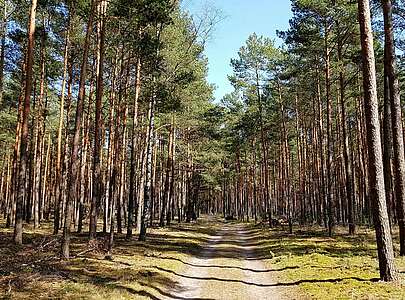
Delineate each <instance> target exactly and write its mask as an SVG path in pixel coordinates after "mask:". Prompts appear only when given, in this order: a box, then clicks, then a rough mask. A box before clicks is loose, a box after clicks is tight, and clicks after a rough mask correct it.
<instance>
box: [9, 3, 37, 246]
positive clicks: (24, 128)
mask: <svg viewBox="0 0 405 300" xmlns="http://www.w3.org/2000/svg"><path fill="white" fill-rule="evenodd" d="M36 12H37V0H32V1H31V10H30V18H29V25H28V42H27V55H26V57H27V59H26V61H27V66H26V79H25V96H24V107H23V114H22V122H21V142H20V163H19V171H18V178H17V180H18V188H17V201H16V212H15V226H14V242H15V243H16V244H19V245H22V242H23V239H22V235H23V210H24V208H23V205H24V195H25V192H26V190H25V180H24V178H25V175H26V171H27V164H28V152H27V146H28V119H29V114H30V99H31V92H32V77H33V65H34V41H35V16H36Z"/></svg>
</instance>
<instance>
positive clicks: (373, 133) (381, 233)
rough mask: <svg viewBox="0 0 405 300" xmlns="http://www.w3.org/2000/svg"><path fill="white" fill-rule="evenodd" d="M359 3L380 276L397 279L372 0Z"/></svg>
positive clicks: (365, 102)
mask: <svg viewBox="0 0 405 300" xmlns="http://www.w3.org/2000/svg"><path fill="white" fill-rule="evenodd" d="M358 7H359V23H360V32H361V48H362V56H363V89H364V106H365V107H364V108H365V115H366V124H367V126H366V132H367V146H368V156H369V163H368V167H369V185H370V198H371V199H370V200H371V203H372V206H373V216H374V227H375V231H376V239H377V249H378V259H379V266H380V277H381V279H382V280H384V281H393V280H396V279H397V278H398V277H397V271H396V269H395V264H394V250H393V246H392V239H391V232H390V225H389V220H388V213H387V203H386V201H385V187H384V174H383V161H382V153H381V152H382V151H381V136H380V120H379V112H378V98H377V79H376V70H375V59H374V41H373V31H372V28H371V16H370V3H369V0H358Z"/></svg>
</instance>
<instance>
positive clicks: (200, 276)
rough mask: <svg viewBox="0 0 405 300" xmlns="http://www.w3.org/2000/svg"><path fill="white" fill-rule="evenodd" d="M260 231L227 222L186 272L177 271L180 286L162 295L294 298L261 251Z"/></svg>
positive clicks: (257, 298)
mask: <svg viewBox="0 0 405 300" xmlns="http://www.w3.org/2000/svg"><path fill="white" fill-rule="evenodd" d="M258 234H259V233H258V232H255V231H251V230H249V229H248V228H247V227H246V226H244V225H241V224H234V225H225V226H224V227H223V228H222V229H221V230H219V231H218V232H217V233H216V235H213V236H211V237H210V238H209V239H208V242H207V244H206V245H205V247H204V248H203V250H202V251H201V252H200V253H199V254H198V255H197V256H195V257H193V258H192V259H191V260H189V261H187V262H186V265H187V268H185V270H184V271H183V272H182V273H174V275H175V276H176V277H177V280H178V286H179V288H176V290H174V291H171V294H170V297H165V298H162V299H192V300H193V299H194V300H197V299H231V300H238V299H241V300H242V299H243V300H247V299H255V300H262V299H294V297H292V296H291V295H290V296H289V295H288V291H287V289H286V288H285V287H281V286H278V285H277V280H276V278H275V271H274V270H272V269H269V268H266V265H265V263H264V261H263V259H264V258H263V257H261V256H260V255H259V254H258V250H259V249H260V244H261V243H260V236H258Z"/></svg>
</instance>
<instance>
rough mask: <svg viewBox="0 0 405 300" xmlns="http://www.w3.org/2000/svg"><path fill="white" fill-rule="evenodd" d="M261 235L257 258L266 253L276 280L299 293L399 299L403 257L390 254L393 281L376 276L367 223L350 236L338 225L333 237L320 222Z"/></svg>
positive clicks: (404, 294)
mask: <svg viewBox="0 0 405 300" xmlns="http://www.w3.org/2000/svg"><path fill="white" fill-rule="evenodd" d="M262 236H263V237H264V239H263V240H264V243H262V244H261V245H260V247H259V249H261V252H262V257H263V258H265V257H267V256H268V255H270V256H271V257H272V258H271V259H269V260H267V264H268V265H269V266H270V267H271V268H275V269H280V270H282V271H281V272H278V280H279V282H280V285H288V286H295V287H298V293H299V294H300V295H302V298H304V299H305V298H308V299H405V284H404V282H405V281H404V279H405V274H404V273H405V258H396V265H397V267H398V269H399V271H400V281H399V282H397V283H382V282H379V280H378V278H379V272H378V261H377V251H376V246H375V236H374V234H373V231H372V230H371V229H366V228H360V229H359V233H358V234H357V235H356V236H354V237H349V236H347V235H346V233H345V229H344V228H339V229H338V230H337V233H336V235H335V237H333V238H329V237H328V236H327V233H326V232H325V230H322V229H320V228H304V229H301V230H297V231H296V232H295V233H294V234H293V235H289V234H286V233H285V232H284V231H277V230H275V231H268V230H263V232H262ZM395 236H398V235H397V234H395ZM397 242H398V241H397V240H396V241H395V248H396V250H398V247H399V246H398V243H397ZM396 252H398V251H396Z"/></svg>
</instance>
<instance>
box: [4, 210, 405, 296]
mask: <svg viewBox="0 0 405 300" xmlns="http://www.w3.org/2000/svg"><path fill="white" fill-rule="evenodd" d="M286 229H287V228H279V229H275V230H268V229H267V228H264V227H262V226H261V225H260V224H259V225H253V224H242V223H237V222H223V221H220V220H218V219H212V218H203V219H202V220H200V221H199V222H198V223H197V224H176V225H173V226H171V227H168V228H164V229H151V230H150V233H149V235H148V241H147V242H143V243H142V242H138V241H136V239H134V240H131V241H126V240H125V235H123V234H118V235H117V239H116V242H115V247H114V252H113V253H114V255H113V260H112V261H110V260H106V259H105V254H106V253H105V250H104V248H105V247H104V240H105V239H104V238H103V237H102V235H101V234H100V238H99V240H98V241H99V242H98V243H97V244H92V245H89V243H88V242H87V234H75V235H74V236H73V238H72V255H73V258H72V259H70V260H69V261H61V260H60V259H59V257H58V252H59V247H60V244H59V243H60V240H59V239H60V237H54V236H52V235H51V228H50V224H45V225H43V226H42V227H41V229H37V230H35V231H34V230H33V229H32V227H30V226H29V225H27V226H26V227H25V232H26V233H25V235H24V246H23V247H17V246H14V245H13V244H12V230H10V229H5V228H4V222H2V220H0V299H2V298H3V299H29V298H37V299H50V298H52V299H54V298H57V299H109V300H112V299H355V298H357V299H405V285H404V279H405V278H404V277H405V259H404V258H398V259H397V265H398V267H399V269H400V271H401V280H402V281H401V282H399V283H395V284H391V283H380V282H378V279H377V278H378V269H377V267H378V263H377V259H376V250H375V246H374V244H375V243H374V236H373V231H372V230H371V229H366V228H361V229H359V234H358V235H356V236H355V237H349V236H347V235H345V231H344V229H338V230H337V234H336V236H335V237H333V238H329V237H327V234H326V233H325V231H324V230H322V229H321V228H318V227H307V228H296V230H295V232H294V234H292V235H290V234H287V233H286Z"/></svg>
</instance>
